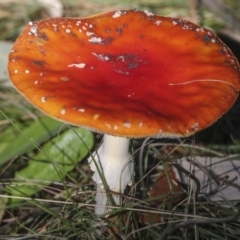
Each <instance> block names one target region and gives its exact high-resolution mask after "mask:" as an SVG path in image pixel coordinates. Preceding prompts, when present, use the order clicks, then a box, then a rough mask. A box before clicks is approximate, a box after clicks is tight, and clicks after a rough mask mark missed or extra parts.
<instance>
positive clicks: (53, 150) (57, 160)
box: [7, 128, 94, 202]
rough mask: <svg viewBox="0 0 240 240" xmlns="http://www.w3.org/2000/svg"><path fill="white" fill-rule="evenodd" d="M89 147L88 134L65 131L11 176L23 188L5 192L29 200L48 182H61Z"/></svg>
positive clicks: (79, 130) (14, 188)
mask: <svg viewBox="0 0 240 240" xmlns="http://www.w3.org/2000/svg"><path fill="white" fill-rule="evenodd" d="M93 143H94V138H93V134H92V133H91V132H90V131H88V130H85V129H81V128H78V129H74V131H73V130H72V129H69V130H67V131H65V132H64V133H62V134H61V135H60V136H58V137H55V138H54V139H53V140H52V141H50V142H48V143H47V144H45V145H44V147H43V149H42V150H41V151H40V153H39V154H37V155H36V156H35V158H34V160H30V161H29V164H28V166H27V167H26V168H24V169H22V170H20V171H17V172H16V173H15V180H16V182H19V181H21V182H23V184H22V185H19V186H18V185H17V186H15V184H14V187H13V186H12V187H11V186H9V187H8V188H7V191H8V192H9V193H10V194H11V195H13V196H31V195H33V194H35V193H36V192H38V191H39V190H41V189H42V188H43V187H45V186H46V185H48V184H49V183H51V181H52V182H53V181H62V180H63V179H64V177H65V176H66V174H67V173H68V172H69V171H71V170H72V169H73V168H74V167H75V166H76V164H77V163H78V162H79V161H81V160H82V159H83V158H84V157H86V155H87V154H88V153H89V150H90V149H91V148H92V146H93ZM33 180H34V181H33ZM36 180H39V184H36ZM41 180H42V181H41ZM16 201H19V200H18V199H16V200H14V202H16Z"/></svg>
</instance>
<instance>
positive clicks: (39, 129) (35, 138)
mask: <svg viewBox="0 0 240 240" xmlns="http://www.w3.org/2000/svg"><path fill="white" fill-rule="evenodd" d="M66 128H67V125H63V123H62V122H59V121H56V120H54V119H52V118H49V117H43V118H39V119H38V120H36V121H35V122H33V124H31V125H30V126H29V127H28V128H26V129H24V130H23V131H22V132H20V130H19V132H20V133H19V135H18V137H17V138H16V139H15V140H14V141H13V142H11V143H9V145H8V146H6V147H5V148H4V150H3V151H2V152H0V166H1V165H3V164H4V163H6V162H7V161H9V160H11V159H12V158H14V157H18V156H21V155H23V154H24V153H27V152H28V153H29V152H30V151H32V150H33V149H35V148H36V147H37V146H38V145H39V144H41V143H44V142H46V141H47V140H49V139H51V138H52V137H54V136H56V135H57V134H58V133H59V132H61V131H63V130H65V129H66Z"/></svg>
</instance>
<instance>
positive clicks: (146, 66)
mask: <svg viewBox="0 0 240 240" xmlns="http://www.w3.org/2000/svg"><path fill="white" fill-rule="evenodd" d="M8 69H9V74H10V78H11V80H12V82H13V84H14V86H15V87H16V88H17V89H18V90H19V91H20V92H21V93H22V94H23V95H24V96H25V97H26V98H27V99H28V100H29V101H30V102H32V103H33V104H34V105H35V106H36V107H37V108H39V109H40V110H42V111H43V112H45V113H46V114H48V115H50V116H52V117H54V118H57V119H59V120H62V121H65V122H68V123H71V124H74V125H78V126H83V127H86V128H89V129H91V130H95V131H98V132H102V133H109V134H113V135H118V136H129V137H143V136H158V135H159V136H161V135H163V136H188V135H190V134H193V133H194V132H196V131H199V130H201V129H203V128H206V127H207V126H209V125H211V124H212V123H213V122H214V121H216V120H217V119H218V118H219V117H221V116H222V115H223V114H224V113H225V112H226V111H228V109H229V108H230V107H231V106H232V105H233V103H234V101H235V100H236V98H237V97H238V94H239V89H240V69H239V64H238V62H237V60H236V58H235V57H234V55H233V54H232V53H231V51H230V50H229V49H228V47H227V46H226V45H224V44H223V43H222V42H221V41H220V40H219V39H218V37H217V36H216V35H215V34H214V33H213V32H211V31H209V30H207V29H204V28H202V27H199V26H197V25H195V24H193V23H190V22H188V21H185V20H181V19H176V18H167V17H161V16H157V15H153V14H152V13H149V12H147V11H145V12H141V11H133V10H129V11H115V12H108V13H103V14H100V15H95V16H91V17H87V18H81V19H73V18H53V19H47V20H41V21H36V22H33V23H29V25H28V26H27V27H26V28H25V30H24V31H23V33H22V34H21V35H20V36H19V38H18V39H17V40H16V42H15V44H14V47H13V50H12V51H11V53H10V56H9V67H8Z"/></svg>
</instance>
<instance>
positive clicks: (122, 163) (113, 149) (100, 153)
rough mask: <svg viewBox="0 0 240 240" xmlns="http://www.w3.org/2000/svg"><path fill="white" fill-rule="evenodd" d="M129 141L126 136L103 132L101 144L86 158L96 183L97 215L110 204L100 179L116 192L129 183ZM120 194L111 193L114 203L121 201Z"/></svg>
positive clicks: (130, 171)
mask: <svg viewBox="0 0 240 240" xmlns="http://www.w3.org/2000/svg"><path fill="white" fill-rule="evenodd" d="M129 141H130V140H129V139H128V138H124V137H116V136H111V135H107V134H105V135H104V138H103V143H102V145H101V146H100V147H99V149H98V150H97V151H96V152H94V153H93V154H92V156H91V157H89V159H88V161H89V163H90V167H91V170H92V171H93V172H94V174H93V177H92V178H93V180H94V181H95V182H96V184H97V194H96V207H95V213H96V214H97V215H100V214H103V213H105V212H107V208H106V207H105V206H106V205H107V204H110V202H108V197H107V194H106V191H105V187H104V183H103V181H102V179H103V178H104V179H105V182H106V184H107V185H108V188H109V190H111V191H114V192H117V193H122V192H123V191H124V189H125V188H126V186H127V185H128V184H130V183H131V179H132V174H133V163H132V158H131V155H130V153H129ZM96 164H97V166H96ZM99 171H100V172H99ZM120 195H121V194H112V197H113V199H114V201H115V203H116V205H120V203H121V197H120Z"/></svg>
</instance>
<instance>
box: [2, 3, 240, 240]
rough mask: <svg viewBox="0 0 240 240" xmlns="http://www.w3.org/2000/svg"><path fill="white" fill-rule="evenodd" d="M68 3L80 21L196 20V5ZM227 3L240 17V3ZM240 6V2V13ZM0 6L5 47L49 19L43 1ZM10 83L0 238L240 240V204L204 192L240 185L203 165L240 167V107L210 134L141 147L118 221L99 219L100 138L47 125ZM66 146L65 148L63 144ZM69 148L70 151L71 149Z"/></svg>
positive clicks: (139, 143) (114, 216)
mask: <svg viewBox="0 0 240 240" xmlns="http://www.w3.org/2000/svg"><path fill="white" fill-rule="evenodd" d="M62 2H63V4H64V15H65V16H72V17H76V16H87V15H90V14H95V13H98V12H102V11H105V10H110V9H122V8H124V9H126V8H138V9H149V10H152V11H153V12H155V13H158V14H164V15H165V14H169V15H171V16H181V17H187V18H189V15H190V14H189V13H190V10H189V7H188V4H187V1H154V0H152V1H147V0H142V1H140V0H139V1H127V0H125V1H123V0H122V1H100V0H98V1H97V0H95V1H94V0H92V1H75V0H71V1H62ZM223 2H226V4H227V5H226V6H227V7H228V9H230V13H231V14H232V16H233V17H234V19H235V18H236V19H237V17H236V12H237V11H236V9H237V8H238V9H239V6H238V5H236V1H232V2H231V1H223ZM176 4H177V10H176ZM231 4H235V5H234V8H231V6H232V5H231ZM0 9H1V11H0V33H1V34H0V38H1V40H4V41H14V40H15V39H16V37H17V36H18V35H19V33H20V32H21V30H22V29H23V27H24V26H25V25H27V24H28V22H29V21H33V20H36V19H40V18H44V17H47V16H48V14H47V12H46V10H45V9H43V8H41V7H40V6H39V5H38V4H37V3H36V2H34V3H31V4H27V1H26V2H25V3H24V2H23V3H22V4H19V2H18V1H16V2H15V3H12V2H11V3H6V4H1V5H0ZM19 9H21V11H20V10H19ZM201 14H202V15H199V16H200V18H201V17H202V19H201V20H200V22H203V23H204V24H209V25H207V26H208V27H215V29H216V30H219V29H222V28H224V27H225V26H224V24H223V22H221V21H220V20H218V19H217V21H212V20H211V18H212V16H214V14H215V13H214V11H209V10H206V9H205V8H204V7H203V8H202V13H201ZM224 14H225V13H224ZM227 14H229V13H227ZM203 16H207V17H206V18H204V17H203ZM209 16H210V17H209ZM225 16H226V15H225ZM227 27H228V26H227ZM0 54H1V53H0ZM3 80H4V79H1V82H0V103H1V106H0V156H1V158H0V179H1V180H0V194H1V195H0V223H1V225H0V239H19V240H20V239H31V240H32V239H44V240H45V239H58V240H63V239H73V240H74V239H96V238H97V239H204V240H205V239H239V238H240V230H239V229H240V228H239V226H240V223H239V199H238V200H236V201H230V200H229V199H228V198H227V197H228V196H224V197H222V201H214V200H213V198H212V197H211V196H210V195H208V194H206V192H205V191H206V186H209V185H211V186H212V188H213V190H216V191H218V190H219V189H221V188H225V187H229V186H232V187H233V189H234V191H236V193H238V192H239V185H238V184H235V185H234V184H233V183H232V182H230V180H231V179H228V178H227V176H228V175H229V174H230V173H226V174H225V175H223V176H216V175H214V174H213V173H212V172H210V171H208V170H207V169H206V168H205V167H204V166H202V165H201V163H202V161H200V162H199V159H214V157H217V158H219V161H220V160H221V161H223V162H226V161H227V162H230V161H232V163H235V162H233V161H236V160H239V156H240V127H239V126H240V119H239V113H240V104H239V101H238V102H237V103H236V104H235V106H234V107H233V109H232V110H231V111H230V112H229V113H228V114H227V115H225V116H224V117H223V118H222V119H221V120H220V121H218V122H217V123H216V124H214V125H213V126H212V127H211V128H208V129H206V130H205V131H202V132H200V133H199V134H196V135H195V136H193V137H190V138H188V139H175V140H172V139H171V140H169V139H156V140H153V139H147V140H133V141H132V153H133V157H134V162H135V178H134V182H133V184H132V186H130V187H128V189H127V192H128V195H124V198H123V199H124V205H123V206H121V207H116V206H112V211H111V215H110V216H109V217H108V218H102V219H99V218H97V217H96V216H95V214H94V213H93V209H94V194H95V186H94V183H93V181H92V180H91V174H92V173H91V171H90V169H89V166H88V162H87V159H86V154H87V153H90V152H91V151H93V150H94V149H96V148H97V147H98V145H99V144H100V141H101V135H98V134H95V135H94V139H93V138H92V137H91V135H88V136H89V137H87V138H86V136H85V135H82V133H81V132H77V130H76V129H75V128H73V127H70V126H66V125H63V124H62V123H57V122H51V120H49V119H47V120H45V118H44V116H43V114H42V113H40V112H39V111H37V110H36V109H34V108H33V107H32V106H31V105H30V104H29V103H27V102H26V101H25V100H24V99H23V97H22V96H20V95H19V94H18V93H17V92H16V91H15V90H13V89H12V88H11V87H9V86H6V85H5V84H4V83H3ZM45 121H46V122H45ZM39 129H41V130H39ZM37 130H39V131H37ZM67 134H69V135H67ZM66 135H67V136H71V138H73V142H77V144H78V145H79V146H80V144H82V145H81V147H79V148H78V149H76V148H74V147H73V143H71V142H69V140H68V141H66V142H65V141H64V139H65V138H64V136H66ZM33 136H34V137H33ZM62 142H63V144H64V146H65V148H62V147H61V143H62ZM67 142H68V143H70V144H69V146H68V148H67V149H66V146H67ZM93 143H94V147H93ZM84 149H85V150H86V153H84V154H83V151H85V150H84ZM79 150H80V151H79ZM4 152H5V153H7V154H3V153H4ZM8 154H10V155H8ZM182 157H185V158H187V159H189V161H190V162H191V169H190V170H186V169H185V170H184V169H183V168H182V167H181V165H179V164H177V160H178V159H181V158H182ZM200 157H201V158H200ZM80 159H81V161H79V160H80ZM3 160H4V161H3ZM77 160H78V161H77ZM216 164H218V163H216ZM172 168H177V169H178V172H179V173H181V174H182V175H184V176H188V184H184V186H181V187H180V184H177V185H176V184H175V183H174V182H172V181H171V180H170V178H171V177H172V173H173V172H172V170H171V169H172ZM42 169H45V170H46V171H49V169H54V171H55V173H56V175H55V176H53V177H54V178H53V179H51V173H49V172H47V173H45V175H41V176H38V175H37V173H38V172H39V171H40V170H42ZM199 172H204V173H205V177H206V176H208V177H209V179H210V180H211V184H210V183H209V181H210V180H208V181H207V182H206V185H204V186H200V185H199V183H200V180H201V179H200V178H199V177H198V173H199ZM237 173H238V169H237V170H236V177H239V175H238V174H237ZM26 176H27V177H26ZM164 187H165V188H164ZM30 189H31V190H30ZM160 190H161V191H163V193H161V194H160V193H159V191H160ZM32 191H33V193H32ZM32 194H33V195H32ZM159 195H160V196H159ZM6 196H8V197H6Z"/></svg>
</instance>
